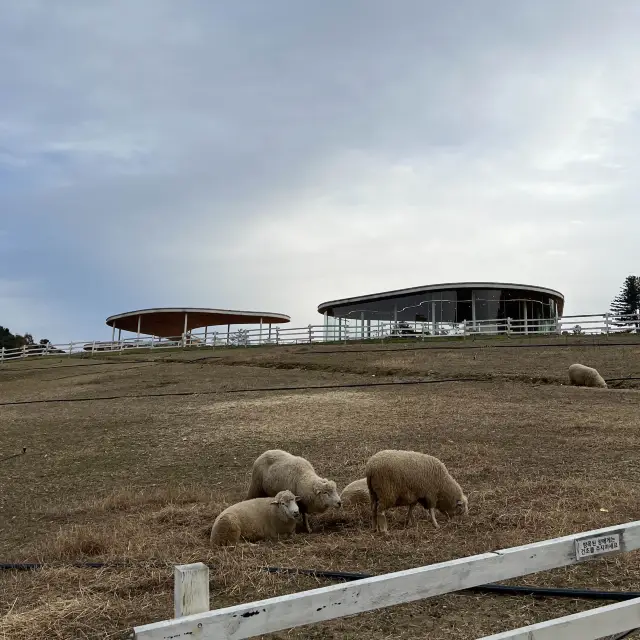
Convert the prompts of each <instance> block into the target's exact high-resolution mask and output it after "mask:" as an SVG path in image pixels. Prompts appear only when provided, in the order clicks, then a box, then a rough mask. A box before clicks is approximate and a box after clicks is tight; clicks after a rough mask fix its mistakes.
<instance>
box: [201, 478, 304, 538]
mask: <svg viewBox="0 0 640 640" xmlns="http://www.w3.org/2000/svg"><path fill="white" fill-rule="evenodd" d="M299 519H300V510H299V508H298V505H297V504H296V497H295V496H294V495H293V493H291V491H280V492H279V493H278V494H277V495H276V496H275V497H274V498H254V499H253V500H245V501H243V502H238V503H236V504H233V505H231V506H230V507H227V508H226V509H225V510H224V511H223V512H222V513H221V514H220V515H219V516H218V517H217V518H216V520H215V522H214V523H213V527H212V528H211V544H216V545H229V544H236V543H237V542H239V541H240V538H243V539H245V540H247V541H248V542H254V541H256V540H264V539H267V538H277V537H278V536H279V535H289V536H290V535H291V534H293V532H294V531H295V530H296V522H297V521H298V520H299Z"/></svg>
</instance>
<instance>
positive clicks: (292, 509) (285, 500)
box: [271, 491, 300, 520]
mask: <svg viewBox="0 0 640 640" xmlns="http://www.w3.org/2000/svg"><path fill="white" fill-rule="evenodd" d="M271 504H274V505H277V507H278V509H280V513H281V514H282V516H283V517H284V519H285V520H298V519H299V518H300V509H299V507H298V503H297V501H296V497H295V496H294V495H293V493H291V491H280V493H278V494H277V495H276V497H275V498H274V499H273V501H272V502H271Z"/></svg>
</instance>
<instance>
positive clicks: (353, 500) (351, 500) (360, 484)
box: [340, 478, 371, 507]
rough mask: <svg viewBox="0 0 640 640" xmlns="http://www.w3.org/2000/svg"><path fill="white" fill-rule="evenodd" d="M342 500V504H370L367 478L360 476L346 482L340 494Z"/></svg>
mask: <svg viewBox="0 0 640 640" xmlns="http://www.w3.org/2000/svg"><path fill="white" fill-rule="evenodd" d="M340 499H341V500H342V506H344V507H346V506H349V505H357V504H370V503H371V499H370V497H369V487H367V479H366V478H360V479H359V480H354V481H353V482H352V483H351V484H348V485H347V486H346V487H345V488H344V489H343V490H342V493H341V494H340Z"/></svg>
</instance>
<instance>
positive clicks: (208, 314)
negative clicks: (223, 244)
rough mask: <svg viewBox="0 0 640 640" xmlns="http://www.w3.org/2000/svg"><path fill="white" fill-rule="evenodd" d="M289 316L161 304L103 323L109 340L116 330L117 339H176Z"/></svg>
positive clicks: (273, 321) (266, 322)
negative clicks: (196, 331)
mask: <svg viewBox="0 0 640 640" xmlns="http://www.w3.org/2000/svg"><path fill="white" fill-rule="evenodd" d="M290 321H291V318H290V317H289V316H287V315H285V314H284V313H272V312H267V311H232V310H229V309H203V308H194V307H184V308H182V307H164V308H163V307H160V308H157V309H139V310H137V311H128V312H127V313H120V314H118V315H114V316H110V317H108V318H107V320H106V323H107V325H108V326H110V327H112V328H113V332H112V336H111V339H112V341H113V340H114V339H115V331H116V329H118V332H119V333H118V340H120V337H121V335H122V331H130V332H132V333H136V334H137V335H138V337H139V336H140V335H141V334H143V335H148V336H158V337H160V338H176V337H178V336H183V335H185V334H187V333H189V332H191V331H193V330H194V329H201V328H206V327H212V326H220V325H227V327H230V326H231V325H237V324H259V325H263V324H268V325H271V324H280V323H285V322H290Z"/></svg>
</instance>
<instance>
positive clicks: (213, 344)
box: [211, 331, 218, 349]
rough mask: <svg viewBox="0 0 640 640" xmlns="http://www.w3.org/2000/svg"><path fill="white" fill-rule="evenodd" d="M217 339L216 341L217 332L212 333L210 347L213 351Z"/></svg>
mask: <svg viewBox="0 0 640 640" xmlns="http://www.w3.org/2000/svg"><path fill="white" fill-rule="evenodd" d="M217 339H218V332H217V331H214V332H213V343H212V344H211V347H212V348H213V349H215V348H216V340H217Z"/></svg>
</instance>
